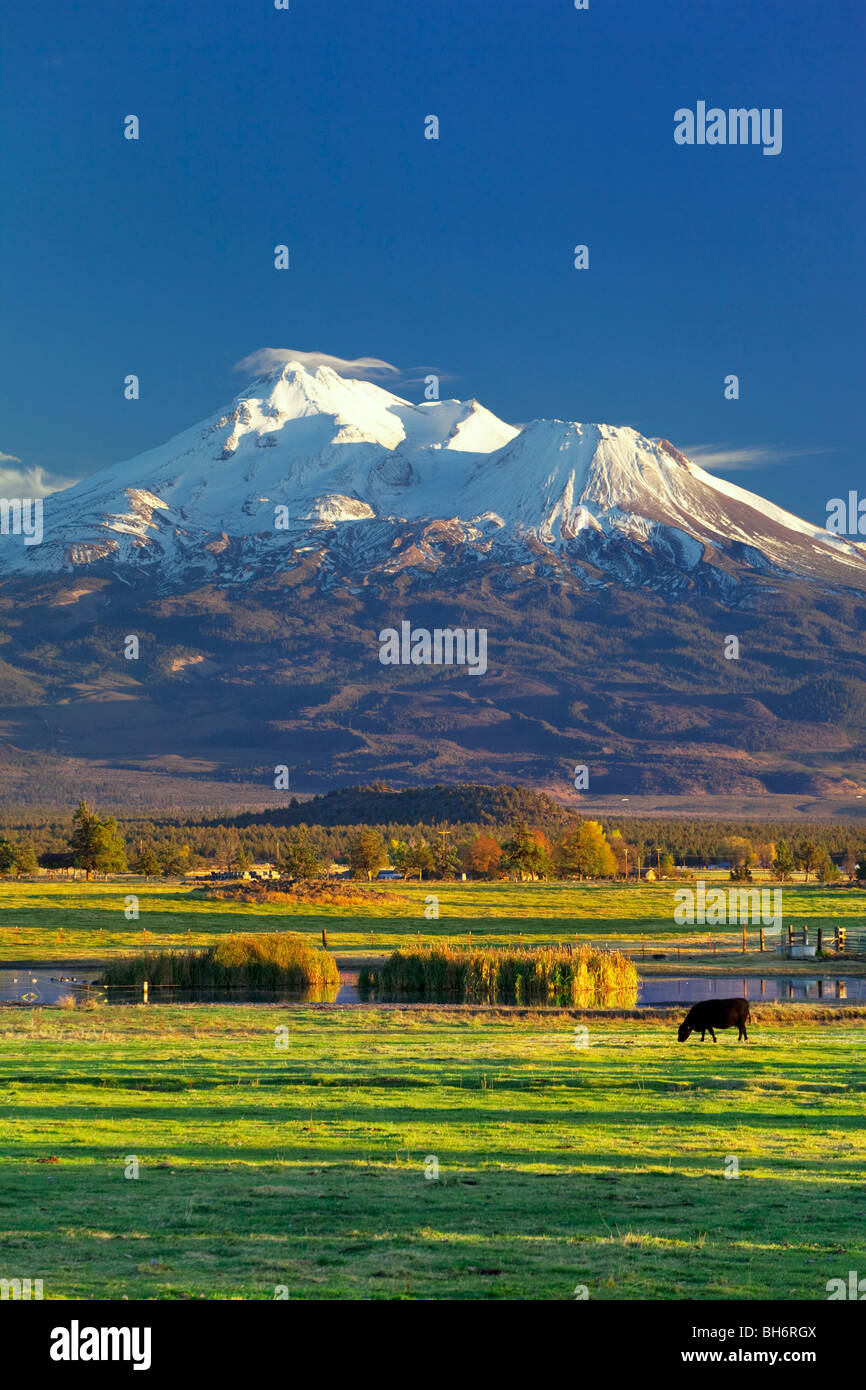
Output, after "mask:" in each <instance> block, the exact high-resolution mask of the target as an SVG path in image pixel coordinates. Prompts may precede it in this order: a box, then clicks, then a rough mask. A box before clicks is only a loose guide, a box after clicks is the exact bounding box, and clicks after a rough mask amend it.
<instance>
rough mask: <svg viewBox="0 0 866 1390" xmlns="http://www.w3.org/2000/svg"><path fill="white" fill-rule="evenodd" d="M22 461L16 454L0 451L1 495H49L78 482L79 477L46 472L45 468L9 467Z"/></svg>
mask: <svg viewBox="0 0 866 1390" xmlns="http://www.w3.org/2000/svg"><path fill="white" fill-rule="evenodd" d="M20 462H21V460H20V459H19V458H16V457H15V455H14V454H4V453H0V497H47V496H48V495H49V493H52V492H62V490H63V489H64V488H67V487H72V485H73V483H76V482H78V479H77V478H61V477H60V476H59V475H58V474H56V473H46V472H45V469H44V468H39V467H36V468H24V467H22V468H10V467H8V465H9V464H12V463H20Z"/></svg>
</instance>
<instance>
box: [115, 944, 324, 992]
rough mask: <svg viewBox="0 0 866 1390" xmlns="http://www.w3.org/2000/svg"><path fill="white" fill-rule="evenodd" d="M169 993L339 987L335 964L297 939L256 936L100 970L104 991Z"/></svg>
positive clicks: (128, 959) (147, 955)
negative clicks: (137, 989)
mask: <svg viewBox="0 0 866 1390" xmlns="http://www.w3.org/2000/svg"><path fill="white" fill-rule="evenodd" d="M144 980H147V982H148V984H149V985H151V986H153V988H155V989H158V988H159V987H160V986H162V987H170V988H174V989H204V988H211V989H213V988H232V987H234V988H237V989H275V988H281V989H298V990H306V989H328V988H336V987H337V986H338V985H339V983H340V972H339V970H338V969H337V962H336V961H335V960H334V957H333V956H332V955H330V954H329V953H328V952H327V951H320V950H317V949H316V947H314V946H311V945H310V944H309V943H308V942H307V941H305V940H304V938H303V937H301V936H292V935H290V934H289V933H288V932H259V933H256V934H255V935H248V936H232V937H229V938H227V939H224V940H222V941H220V942H218V944H217V945H216V946H208V947H207V948H206V949H205V950H203V951H147V952H144V953H142V954H141V955H137V956H122V957H121V958H120V959H119V960H116V961H112V963H111V964H110V965H109V966H108V967H107V968H106V970H105V973H104V975H103V977H102V983H103V984H105V985H108V986H112V985H113V986H115V987H117V986H124V985H125V986H135V985H141V984H142V983H143V981H144Z"/></svg>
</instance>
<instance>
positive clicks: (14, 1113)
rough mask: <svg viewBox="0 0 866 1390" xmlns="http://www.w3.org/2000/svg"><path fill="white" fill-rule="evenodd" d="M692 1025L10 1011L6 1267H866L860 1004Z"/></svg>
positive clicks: (744, 1278)
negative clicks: (746, 1034) (686, 1037)
mask: <svg viewBox="0 0 866 1390" xmlns="http://www.w3.org/2000/svg"><path fill="white" fill-rule="evenodd" d="M488 891H489V890H488ZM50 896H51V897H53V895H50ZM153 896H154V900H155V902H154V905H156V904H157V903H158V904H159V908H158V910H159V911H161V912H162V913H163V914H164V915H165V916H166V917H168V916H170V915H172V914H173V909H172V907H171V906H170V904H171V903H172V901H173V900H174V899H173V895H172V894H171V893H170V892H169V893H168V894H166V892H165V890H164V889H163V890H161V896H160V894H159V893H158V892H157V891H154V894H153ZM89 898H90V904H91V905H90V907H89V908H88V909H86V910H87V911H88V912H89V914H90V915H91V916H92V918H93V919H94V922H96V921H98V920H101V919H102V914H104V913H105V912H106V911H107V910H110V909H107V908H106V907H105V906H104V905H103V898H104V895H103V892H102V891H100V892H93V893H90V894H89ZM608 901H613V897H612V896H611V897H609V898H608ZM34 910H35V908H34ZM44 910H45V911H48V910H49V909H48V907H47V906H46V907H45V908H44ZM232 915H233V914H232ZM190 916H191V917H192V918H193V919H195V917H196V910H193V911H192V912H191V914H190ZM476 920H477V919H476ZM38 929H39V928H38V927H35V928H31V930H38ZM93 929H94V928H93V927H91V928H90V930H91V931H92V930H93ZM77 930H79V931H83V932H86V930H87V929H82V928H78V929H77ZM785 1020H787V1021H785ZM579 1023H582V1024H583V1025H585V1026H586V1027H587V1029H588V1032H587V1034H586V1035H580V1034H578V1033H576V1031H575V1030H576V1027H577V1026H578V1024H579ZM280 1027H286V1028H287V1029H288V1033H287V1040H288V1046H287V1048H286V1049H285V1050H279V1049H278V1048H277V1047H276V1046H275V1042H276V1040H277V1037H278V1035H277V1034H275V1031H274V1030H275V1029H277V1028H280ZM674 1030H675V1025H674V1022H673V1020H671V1021H659V1020H652V1019H641V1020H630V1019H622V1018H619V1019H618V1018H611V1017H605V1016H604V1015H595V1014H583V1015H580V1014H577V1013H574V1014H566V1013H559V1012H553V1013H550V1014H548V1013H535V1014H532V1013H517V1012H513V1013H511V1014H505V1013H502V1012H498V1011H492V1012H487V1013H483V1012H476V1011H472V1010H468V1011H449V1012H444V1011H442V1012H437V1011H436V1010H433V1009H429V1010H428V1009H422V1010H403V1009H390V1010H388V1009H381V1010H378V1009H366V1010H365V1009H358V1008H350V1009H327V1008H319V1009H316V1008H313V1007H302V1008H296V1009H289V1008H281V1007H278V1006H257V1007H254V1006H236V1007H231V1006H214V1007H208V1006H201V1005H195V1006H186V1007H178V1006H167V1007H155V1006H150V1007H144V1006H132V1007H128V1008H102V1009H98V1010H94V1011H93V1012H84V1011H70V1012H63V1011H60V1010H45V1009H42V1010H38V1011H34V1012H25V1011H23V1010H19V1011H16V1010H11V1009H9V1010H2V1011H0V1032H2V1048H0V1117H2V1118H0V1277H2V1278H14V1277H19V1278H20V1277H25V1278H31V1279H35V1278H41V1279H42V1280H43V1281H44V1297H45V1298H46V1299H64V1298H78V1297H80V1298H89V1299H117V1298H124V1297H128V1298H130V1299H183V1298H200V1297H204V1298H207V1299H267V1300H270V1299H273V1298H274V1296H275V1291H276V1290H277V1289H278V1288H279V1287H280V1286H282V1287H284V1288H285V1289H286V1290H287V1292H288V1296H289V1297H290V1298H293V1299H319V1298H321V1299H346V1298H349V1299H393V1298H408V1299H416V1298H417V1299H447V1300H450V1299H467V1300H471V1299H543V1300H550V1299H553V1300H571V1299H573V1298H575V1297H576V1296H577V1294H576V1291H579V1290H580V1289H581V1288H582V1287H585V1289H586V1290H587V1293H588V1296H589V1298H590V1299H650V1300H655V1299H732V1300H750V1299H757V1298H769V1299H778V1300H788V1299H803V1300H807V1301H812V1300H819V1301H820V1300H824V1299H826V1297H827V1292H826V1284H827V1281H828V1280H829V1279H832V1278H836V1277H842V1278H846V1279H847V1276H848V1271H849V1270H850V1269H857V1270H858V1271H861V1272H862V1271H863V1270H866V1203H864V1200H863V1195H864V1193H863V1172H864V1161H866V1133H864V1102H866V1049H864V1042H866V1019H864V1017H863V1016H862V1011H860V1016H859V1017H858V1016H857V1015H856V1014H855V1015H854V1016H851V1017H846V1018H839V1019H838V1020H837V1021H833V1022H816V1021H809V1018H808V1013H807V1012H806V1011H803V1012H798V1006H796V1005H795V1006H788V1007H787V1009H767V1010H765V1011H763V1012H762V1011H760V1010H757V1011H756V1019H755V1021H754V1023H753V1024H752V1025H751V1027H750V1041H749V1043H748V1044H737V1043H736V1042H735V1041H734V1040H733V1035H732V1034H730V1033H720V1034H719V1043H718V1044H717V1045H716V1046H713V1045H712V1044H711V1043H709V1041H708V1042H707V1043H705V1044H703V1045H702V1044H701V1043H700V1042H698V1041H697V1040H696V1039H695V1038H693V1039H692V1040H691V1041H690V1042H689V1043H688V1044H686V1045H684V1046H680V1045H678V1044H677V1042H676V1038H675V1031H674ZM582 1036H585V1038H586V1041H587V1043H588V1045H586V1046H583V1045H577V1046H576V1043H578V1044H580V1038H581V1037H582ZM133 1156H134V1157H135V1159H137V1161H138V1165H139V1168H138V1174H139V1175H138V1177H137V1178H127V1177H125V1171H131V1168H130V1162H131V1159H132V1158H133ZM732 1159H736V1160H737V1163H738V1165H739V1176H737V1177H726V1176H725V1172H726V1168H727V1170H728V1171H731V1170H732V1168H733V1164H732V1162H731V1160H732ZM433 1160H435V1162H436V1164H438V1177H430V1178H428V1177H426V1176H425V1172H429V1173H432V1172H434V1171H436V1170H435V1165H434V1163H433Z"/></svg>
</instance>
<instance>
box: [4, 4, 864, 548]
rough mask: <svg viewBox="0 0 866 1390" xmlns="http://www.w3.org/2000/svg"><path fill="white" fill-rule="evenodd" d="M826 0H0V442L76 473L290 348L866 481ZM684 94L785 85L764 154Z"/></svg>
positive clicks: (842, 35)
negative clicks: (731, 386) (709, 131)
mask: <svg viewBox="0 0 866 1390" xmlns="http://www.w3.org/2000/svg"><path fill="white" fill-rule="evenodd" d="M857 11H858V7H857V6H856V5H855V4H851V3H847V2H846V0H833V3H832V4H831V5H829V6H825V7H820V6H817V5H815V4H813V3H803V0H795V2H794V3H780V2H778V0H728V2H727V3H724V4H722V3H713V4H709V3H703V0H664V3H659V4H653V5H649V4H646V3H643V0H640V2H639V0H620V2H619V3H618V2H617V0H590V8H589V10H587V11H576V10H575V9H574V7H573V4H572V3H571V0H520V3H517V0H502V3H495V2H494V0H476V2H475V3H471V4H469V3H467V0H436V3H435V4H434V3H424V4H420V3H416V2H415V0H371V3H368V4H361V3H359V0H351V3H349V0H343V2H341V0H334V2H332V0H291V9H290V10H289V11H277V10H275V9H274V8H273V6H272V3H271V0H256V2H255V3H252V2H251V0H231V3H229V2H228V0H212V2H211V3H202V4H183V5H178V4H177V3H176V0H172V2H171V3H168V2H167V0H149V3H148V4H146V5H142V4H138V5H136V4H118V3H111V4H108V3H104V2H103V0H86V3H74V0H67V2H66V3H61V0H48V2H47V3H44V4H40V5H38V6H34V5H33V4H32V2H31V0H4V5H3V7H2V10H0V53H2V56H0V93H2V94H0V186H2V189H3V209H4V210H3V214H2V221H0V320H2V325H3V329H2V347H0V453H4V454H7V455H13V456H17V457H18V458H19V459H20V460H21V464H22V466H23V467H25V468H34V467H38V468H42V469H44V470H46V471H48V472H49V473H51V474H53V475H58V476H61V477H66V478H70V477H78V476H81V475H82V474H84V473H88V472H92V471H93V470H94V469H95V468H98V467H100V466H102V465H104V464H108V463H111V462H114V461H116V460H118V459H121V458H127V457H130V456H132V455H134V454H136V453H138V452H140V451H141V450H143V449H145V448H148V447H150V446H152V445H155V444H158V443H161V442H162V441H163V440H165V439H167V438H168V437H169V436H170V435H172V434H174V433H177V432H178V431H179V430H181V429H184V428H186V427H188V426H189V425H191V424H193V423H195V421H197V420H198V419H201V418H203V417H204V416H206V415H208V414H210V413H211V412H212V411H213V410H214V409H216V408H217V407H218V406H219V405H221V404H222V403H223V402H225V401H227V400H229V399H230V398H231V397H232V396H233V395H234V394H235V393H236V391H238V390H239V389H240V387H241V386H242V385H243V378H242V376H241V375H239V374H238V373H237V372H235V371H233V365H234V364H235V363H236V362H237V361H238V359H240V358H242V357H244V356H246V355H247V354H249V353H251V352H254V351H255V350H256V349H259V348H262V347H264V346H268V347H277V348H279V347H292V348H298V349H303V350H306V351H312V350H318V351H322V352H326V353H331V354H334V355H336V356H340V357H346V358H356V357H360V356H373V357H378V358H383V359H385V360H386V361H388V362H391V363H394V364H396V365H398V366H399V367H400V368H401V369H403V371H404V373H405V378H406V379H409V380H411V379H414V380H416V381H417V378H418V377H419V376H421V375H423V374H424V373H425V372H427V371H433V372H439V373H441V374H442V376H443V386H442V394H443V396H445V395H456V396H475V397H477V398H478V399H479V400H481V401H483V403H484V404H485V405H487V406H488V407H489V408H490V409H492V410H494V411H495V412H496V413H497V414H500V415H501V416H503V417H504V418H505V419H508V420H510V421H513V422H515V423H520V422H523V421H526V420H529V419H531V418H534V417H536V416H558V417H560V418H569V419H577V420H584V421H598V420H602V421H606V422H608V423H612V424H630V425H633V426H634V427H635V428H637V429H640V430H641V431H643V432H644V433H646V434H649V435H652V436H657V435H661V436H665V437H667V438H669V439H671V440H672V441H673V442H674V443H675V444H677V445H679V446H680V447H682V448H687V449H688V448H693V447H697V446H704V447H709V448H711V449H714V450H715V451H716V452H717V453H721V454H725V453H727V452H729V451H739V452H742V453H745V455H746V456H747V458H748V459H749V461H751V462H756V461H757V462H758V463H759V464H760V466H758V467H753V468H750V469H748V470H746V471H742V470H739V469H738V470H737V471H736V472H733V471H730V470H729V469H726V468H724V467H722V466H719V467H718V470H717V471H719V472H721V473H723V474H724V475H725V476H729V477H732V478H734V479H735V481H737V482H739V483H740V484H741V485H743V486H746V487H749V488H751V489H754V490H756V491H758V492H763V493H764V494H765V495H767V496H769V497H771V498H772V499H773V500H774V501H776V502H778V503H780V504H781V505H783V506H786V507H789V508H790V509H792V510H793V511H796V512H798V513H800V514H802V515H805V516H808V517H809V518H811V519H813V520H815V521H821V522H822V521H823V520H824V518H825V504H826V501H827V499H828V498H829V497H831V496H833V495H838V494H843V493H845V492H847V490H848V489H849V488H859V489H860V490H861V492H864V493H866V476H864V472H863V469H862V467H861V440H862V439H863V437H864V405H863V400H864V391H863V367H864V354H863V346H862V337H863V335H862V319H863V305H864V285H863V269H862V241H863V226H864V222H866V215H864V214H866V208H864V195H863V178H862V170H863V153H864V151H863V142H864V135H863V131H864V122H863V102H862V96H861V89H862V68H863V51H864V45H863V38H864V34H863V19H862V13H863V12H862V8H861V11H860V16H861V17H858V13H857ZM699 100H705V101H706V102H707V103H708V105H710V106H713V105H716V106H719V107H722V108H728V107H731V106H748V107H751V106H757V107H768V108H775V107H781V108H782V110H783V148H782V152H781V154H779V155H778V156H775V157H774V156H765V155H763V154H762V151H761V149H760V148H759V147H752V146H747V147H738V146H721V147H709V146H703V147H699V146H693V147H683V146H677V145H675V143H674V140H673V130H674V111H675V110H676V109H677V108H679V107H691V108H692V109H694V107H695V104H696V102H697V101H699ZM130 113H135V114H137V115H138V116H139V117H140V121H141V138H140V140H139V141H137V142H133V141H127V140H125V139H124V138H123V119H124V117H125V116H126V115H127V114H130ZM431 113H433V114H436V115H438V117H439V120H440V138H439V140H438V141H431V140H425V139H424V118H425V116H427V115H428V114H431ZM283 242H284V243H286V244H287V245H288V246H289V248H290V253H291V267H292V268H291V269H290V270H289V271H287V272H278V271H275V270H274V268H273V248H274V246H275V245H276V244H277V243H283ZM577 243H585V244H587V245H588V246H589V250H590V268H589V270H588V271H576V270H575V269H574V268H573V264H572V260H573V257H572V248H573V247H574V246H575V244H577ZM129 372H135V373H136V374H138V375H139V377H140V379H141V386H142V395H141V399H140V400H139V401H137V402H128V401H125V400H124V399H123V389H122V383H123V378H124V377H125V376H126V374H127V373H129ZM731 372H735V373H737V374H738V376H739V379H740V392H741V394H740V399H739V400H738V401H726V400H725V399H724V394H723V383H724V378H725V376H726V375H727V374H728V373H731ZM387 384H388V385H391V386H392V389H396V390H398V391H402V393H403V394H407V395H409V396H410V398H413V399H419V398H420V388H419V386H418V385H406V386H403V387H401V385H400V384H399V382H397V381H395V382H394V383H393V384H392V383H391V382H390V381H389V382H388V383H387ZM768 451H769V452H768ZM12 466H13V467H14V465H12Z"/></svg>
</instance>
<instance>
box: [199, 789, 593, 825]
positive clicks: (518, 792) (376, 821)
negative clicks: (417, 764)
mask: <svg viewBox="0 0 866 1390" xmlns="http://www.w3.org/2000/svg"><path fill="white" fill-rule="evenodd" d="M570 819H571V813H570V812H569V811H567V810H566V808H565V807H564V806H560V805H559V804H558V803H557V802H556V801H554V800H553V799H552V798H551V797H549V796H545V795H544V793H543V792H534V791H531V790H530V789H529V788H528V787H487V786H483V785H481V784H479V783H475V782H458V783H455V784H453V785H450V786H449V785H447V784H445V783H444V782H443V783H438V784H437V785H436V786H433V787H408V788H406V789H405V790H404V791H397V790H396V789H395V788H394V787H391V786H389V785H388V783H387V782H373V783H371V784H370V785H369V786H357V787H340V788H339V789H338V790H336V791H331V792H326V793H325V795H324V796H314V797H313V798H312V799H311V800H309V801H304V802H298V801H297V800H294V801H293V803H292V805H290V806H289V807H288V808H287V809H286V810H285V811H263V812H255V813H248V814H246V815H243V816H238V817H236V818H235V820H234V821H233V822H232V824H234V825H238V826H245V825H257V824H259V823H261V822H265V821H266V822H268V824H270V825H311V826H312V825H326V826H327V825H433V824H436V823H437V822H440V821H441V822H447V823H448V824H449V825H489V826H491V827H493V826H496V827H497V828H502V827H504V826H508V825H510V824H511V823H512V821H514V820H527V821H531V822H532V824H533V826H535V827H543V826H546V825H551V826H554V825H561V824H563V823H564V822H566V821H568V820H570ZM223 823H225V822H223Z"/></svg>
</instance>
